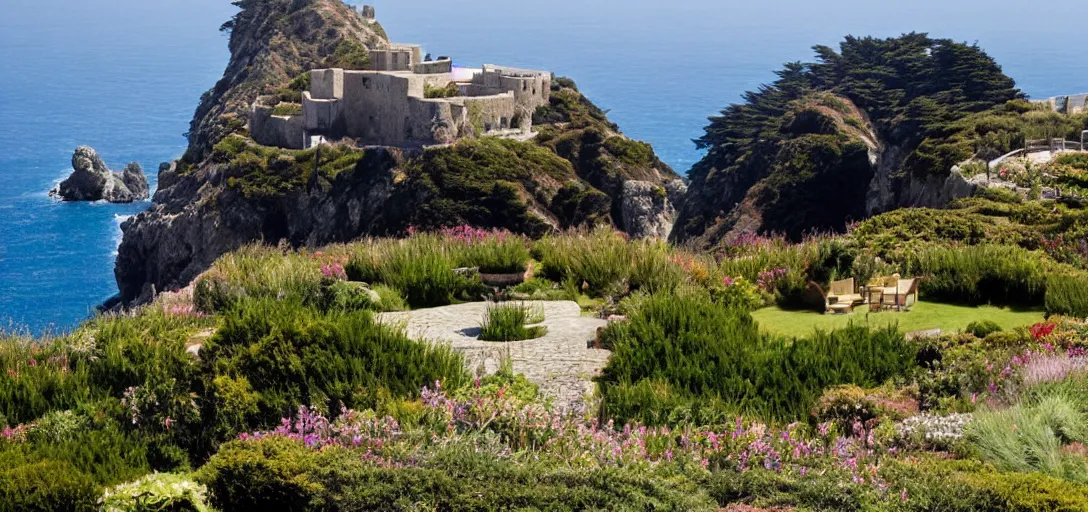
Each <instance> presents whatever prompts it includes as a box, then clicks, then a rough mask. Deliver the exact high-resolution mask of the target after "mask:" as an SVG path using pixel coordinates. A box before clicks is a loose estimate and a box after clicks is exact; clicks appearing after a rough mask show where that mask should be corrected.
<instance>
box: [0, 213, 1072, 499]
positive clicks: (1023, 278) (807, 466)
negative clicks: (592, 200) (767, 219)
mask: <svg viewBox="0 0 1088 512" xmlns="http://www.w3.org/2000/svg"><path fill="white" fill-rule="evenodd" d="M859 231H860V229H859ZM860 240H861V238H858V235H850V236H846V237H821V238H812V239H809V240H807V241H805V242H804V243H801V244H789V243H786V242H785V241H784V240H782V239H768V238H760V237H749V238H746V239H745V240H744V241H743V242H742V243H737V244H732V245H730V246H728V247H726V248H723V252H722V253H720V254H717V255H716V256H712V255H708V254H699V253H693V252H689V251H688V250H685V249H680V248H676V247H672V246H669V245H667V244H663V243H660V242H652V241H631V240H627V239H626V238H625V237H624V236H621V235H620V234H617V233H614V232H612V231H610V230H598V231H593V232H573V233H566V234H561V235H551V236H546V237H544V238H542V239H540V240H537V241H532V240H530V239H529V238H527V237H522V236H517V235H514V234H511V233H509V232H501V231H500V232H496V231H488V230H480V229H474V228H469V227H461V228H457V229H445V230H442V231H440V232H429V233H428V232H420V231H415V232H413V233H412V234H411V235H410V236H408V237H407V238H403V239H364V240H359V241H356V242H352V243H348V244H340V245H332V246H328V247H325V248H324V249H322V250H321V251H310V250H301V251H294V250H290V249H288V248H285V247H282V246H281V247H270V246H257V245H253V246H247V247H245V248H243V249H242V250H239V251H236V252H232V253H230V254H227V255H225V256H224V257H222V258H221V259H220V260H218V261H217V263H216V264H215V265H213V267H212V268H211V269H210V270H209V271H208V272H206V273H205V274H203V275H202V276H201V277H200V278H199V279H197V281H196V282H195V284H194V285H193V287H192V288H190V289H187V290H183V291H182V292H180V293H168V294H162V295H160V296H159V297H158V299H157V300H156V301H155V302H154V303H153V304H150V305H147V306H145V307H142V308H139V309H137V310H134V311H132V312H130V313H128V314H123V315H106V316H101V317H98V318H95V319H93V320H91V321H88V322H87V323H85V324H84V325H82V326H80V327H79V328H78V329H76V330H75V331H73V332H71V333H67V334H64V335H63V336H57V337H47V338H40V339H31V338H28V337H24V336H19V335H17V334H5V335H2V336H0V364H2V365H3V366H4V368H5V369H6V372H0V422H2V423H4V424H5V425H6V427H5V428H4V430H3V436H2V437H0V471H2V472H3V473H4V476H5V478H4V479H2V480H0V510H13V511H14V510H19V511H27V510H31V511H37V510H41V511H45V510H50V511H53V510H72V511H84V510H95V509H97V508H98V507H99V503H100V500H101V503H102V504H104V505H109V506H110V507H114V508H107V509H106V510H125V511H142V510H146V508H143V507H146V504H147V503H157V504H162V505H163V506H164V507H165V509H166V510H181V511H203V510H207V507H215V508H216V509H218V510H222V511H224V512H230V511H243V510H276V511H278V510H284V511H298V510H330V509H331V510H404V511H411V510H420V509H428V510H429V509H439V510H481V511H482V510H496V509H507V508H511V507H520V508H524V509H528V510H572V511H573V510H585V509H602V510H636V509H639V510H646V509H649V510H677V511H680V510H684V511H689V510H706V511H713V510H720V509H722V508H727V509H733V508H735V507H741V508H739V510H743V509H744V508H743V507H746V506H754V507H770V508H773V507H783V506H785V507H799V508H808V509H814V510H871V509H880V510H964V511H967V510H983V509H985V510H1025V511H1040V510H1068V511H1073V510H1085V509H1086V508H1088V502H1085V500H1084V497H1085V496H1088V459H1086V458H1085V453H1084V451H1083V449H1082V448H1081V446H1082V445H1081V444H1080V443H1084V442H1088V435H1085V433H1084V427H1085V425H1088V403H1086V402H1085V401H1084V399H1083V398H1084V397H1085V396H1088V394H1086V391H1088V380H1086V379H1088V373H1086V372H1085V368H1088V366H1085V365H1084V364H1083V362H1084V353H1085V349H1086V348H1088V325H1086V324H1085V323H1084V322H1083V321H1081V320H1077V319H1075V318H1073V317H1068V318H1067V317H1061V316H1059V315H1057V314H1054V315H1052V316H1051V317H1050V318H1049V319H1048V320H1047V321H1044V322H1037V323H1035V324H1033V325H1025V326H1017V327H1015V328H1004V329H1003V328H1002V326H1000V325H997V324H993V323H985V322H973V323H971V324H970V325H968V326H967V328H966V329H964V332H953V331H949V332H946V333H944V334H943V335H940V336H936V337H932V338H924V339H917V340H911V339H908V338H907V337H906V336H905V335H904V333H903V332H902V331H900V330H898V329H896V328H895V327H894V323H893V324H892V326H885V327H869V326H866V325H865V320H864V319H863V318H862V317H861V316H858V317H856V318H855V321H854V322H852V323H850V324H848V325H847V326H845V327H842V328H840V329H837V330H833V331H829V332H824V331H811V332H807V333H804V334H803V335H801V336H799V337H785V336H781V335H777V334H775V333H774V329H763V328H761V327H762V326H760V325H759V324H758V323H757V322H756V321H755V320H754V319H753V315H752V312H753V311H754V310H757V309H760V308H763V307H765V306H766V305H769V304H778V305H780V306H783V307H797V306H798V305H804V304H806V303H808V302H807V301H808V299H810V298H811V294H810V291H811V289H812V287H813V286H814V285H815V284H819V285H824V284H826V283H827V281H828V280H831V279H837V278H842V277H847V276H849V277H853V278H854V279H856V280H858V281H861V282H865V281H867V280H868V279H870V278H871V277H872V276H876V275H887V274H888V273H891V272H901V273H903V274H904V275H909V276H917V277H921V278H922V279H923V287H922V298H923V299H924V300H926V301H953V302H959V303H961V304H962V303H992V304H995V305H1004V304H1017V305H1022V306H1027V307H1036V308H1042V307H1045V308H1046V309H1048V310H1050V312H1051V313H1071V314H1073V315H1075V317H1076V318H1083V317H1085V316H1088V300H1086V298H1088V296H1086V294H1085V293H1084V292H1083V288H1079V289H1078V288H1076V287H1070V286H1067V284H1068V283H1066V282H1065V281H1062V280H1061V279H1058V280H1056V279H1055V276H1058V275H1063V276H1065V278H1068V279H1073V281H1071V282H1073V283H1076V282H1079V281H1077V280H1082V279H1084V275H1085V271H1083V270H1080V269H1079V268H1077V267H1076V266H1073V265H1068V264H1063V263H1059V262H1057V261H1054V260H1053V258H1051V257H1050V256H1049V255H1048V254H1047V253H1045V252H1044V251H1042V250H1034V251H1031V250H1028V249H1024V248H1022V247H1018V246H999V245H976V246H968V245H958V246H950V245H948V244H931V243H929V242H927V241H925V240H906V241H905V243H904V244H903V245H902V248H909V250H908V251H905V252H897V251H899V249H896V250H889V251H886V252H885V253H884V255H883V256H880V257H878V256H877V255H876V254H875V252H874V250H873V249H872V248H870V247H869V246H867V245H866V244H865V243H863V242H861V241H860ZM472 267H478V268H481V269H494V270H503V271H511V270H515V269H527V268H532V269H534V274H535V275H534V277H533V278H532V279H530V280H528V281H526V282H524V283H522V284H519V285H516V286H513V287H511V288H507V289H494V288H491V287H488V286H485V285H484V284H483V283H482V282H481V281H480V278H479V276H478V275H475V274H471V273H464V272H461V271H458V270H456V269H461V268H472ZM1059 272H1062V273H1064V274H1059ZM810 283H812V284H810ZM508 298H515V299H519V300H522V299H533V300H576V301H578V303H579V304H582V305H583V307H584V308H585V312H586V314H594V315H600V316H615V315H621V317H620V318H618V319H615V318H614V321H613V322H611V323H610V324H609V325H608V327H607V328H605V329H604V330H603V331H601V332H600V333H599V335H598V337H597V339H596V340H595V341H593V343H594V344H595V345H596V346H598V347H599V348H601V349H606V350H610V351H612V354H611V357H610V358H609V360H608V362H607V365H606V366H605V367H604V369H603V371H602V372H601V374H600V375H599V376H598V377H596V378H595V379H594V384H595V386H594V387H595V389H596V391H595V393H593V394H592V395H591V396H589V397H587V398H586V399H585V400H583V401H582V402H581V403H578V404H575V406H574V407H559V406H558V405H557V404H555V403H553V402H552V401H551V400H550V399H548V397H547V396H546V395H544V394H542V393H541V392H540V391H539V390H538V388H537V386H536V383H534V382H530V381H528V380H527V379H526V378H525V377H524V376H521V375H515V374H513V373H512V371H511V370H510V366H509V365H504V367H503V368H500V369H499V370H498V372H497V373H493V374H491V375H487V376H482V375H481V376H474V375H473V374H472V373H470V372H469V371H468V370H467V369H466V368H465V367H464V362H463V358H462V355H461V354H459V353H457V352H454V351H451V349H449V348H448V347H446V346H445V345H442V344H438V345H434V344H431V343H429V342H427V341H421V340H413V339H411V338H410V337H408V336H407V335H406V334H405V333H404V332H403V331H402V330H401V329H400V328H399V327H398V326H396V325H389V324H383V323H381V322H379V321H378V320H377V317H376V314H377V312H379V311H390V310H403V309H410V308H425V307H435V306H442V305H447V304H457V303H460V302H464V301H478V300H484V299H489V300H503V299H508ZM515 307H516V306H515ZM819 307H822V302H821V303H820V306H819ZM961 307H962V306H961ZM507 309H509V307H508V308H507ZM500 310H501V308H495V311H500ZM522 312H523V314H525V315H526V318H523V319H522V320H519V321H518V325H519V326H522V327H523V326H524V325H525V324H528V323H532V322H536V321H537V320H539V319H533V320H529V319H528V316H532V315H531V314H530V313H529V312H528V311H527V310H522ZM881 314H883V315H893V316H894V315H896V314H897V313H894V312H888V313H881ZM471 321H473V322H475V321H478V319H476V318H473V319H471ZM492 321H494V319H492ZM504 325H505V324H504ZM1006 327H1007V326H1006ZM504 328H505V327H504ZM489 329H491V328H490V327H489ZM520 337H521V336H513V337H507V336H505V335H503V336H500V337H499V338H501V339H502V340H503V341H498V342H497V343H499V344H507V343H518V341H516V339H518V338H520ZM1013 425H1016V427H1015V428H1016V429H1019V431H1020V432H1021V433H1020V434H1018V435H1017V436H1016V437H1010V436H1009V435H1008V432H1010V431H1011V429H1013V428H1014V427H1013ZM155 472H158V473H155ZM482 480H486V481H490V482H494V485H488V486H485V487H481V486H480V485H479V482H480V481H482ZM729 507H733V508H729Z"/></svg>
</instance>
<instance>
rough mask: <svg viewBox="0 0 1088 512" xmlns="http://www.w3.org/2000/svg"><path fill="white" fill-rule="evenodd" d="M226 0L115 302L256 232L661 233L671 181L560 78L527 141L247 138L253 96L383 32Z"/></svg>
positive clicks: (123, 251) (340, 57)
mask: <svg viewBox="0 0 1088 512" xmlns="http://www.w3.org/2000/svg"><path fill="white" fill-rule="evenodd" d="M237 4H238V5H239V6H240V7H241V8H242V11H241V12H240V13H239V14H238V15H237V16H236V17H235V18H234V19H233V20H231V21H230V22H228V24H227V25H225V28H227V29H230V30H231V31H232V33H231V52H232V56H231V60H230V64H229V65H228V67H227V71H226V74H225V76H224V78H223V80H221V81H220V82H219V83H218V84H217V85H216V87H215V89H213V90H212V91H209V92H208V93H207V94H205V95H204V97H203V98H202V100H201V105H200V107H199V108H198V110H197V113H196V116H195V118H194V120H193V125H192V132H191V133H190V147H189V150H188V152H187V153H186V155H185V157H184V158H182V159H181V160H180V161H178V162H175V163H172V164H164V165H163V167H162V168H161V169H160V174H159V189H158V191H157V192H156V194H155V198H154V201H153V204H152V206H151V207H150V208H149V209H148V211H146V212H143V213H141V214H140V215H137V216H135V217H133V218H132V219H130V220H129V221H126V222H125V224H124V225H123V226H122V230H123V231H124V238H123V241H122V243H121V246H120V249H119V251H118V253H119V254H118V258H117V265H116V267H115V274H116V277H117V283H118V287H119V289H120V292H121V300H122V301H123V302H125V303H134V302H142V301H146V300H148V299H150V298H151V297H152V296H154V294H155V293H156V292H158V291H163V290H169V289H175V288H178V287H182V286H185V285H187V284H188V283H189V282H190V281H191V280H192V279H193V278H194V277H196V276H197V275H198V274H199V273H200V272H202V271H203V270H205V269H206V268H208V266H210V265H211V264H212V263H213V262H214V261H215V260H216V259H217V258H218V257H219V256H221V255H222V254H224V253H226V252H228V251H230V250H233V249H236V248H238V247H240V246H242V245H244V244H247V243H251V242H254V241H264V242H266V243H270V244H275V243H285V244H287V245H290V246H302V245H311V246H313V245H323V244H328V243H332V242H338V241H346V240H351V239H354V238H357V237H360V236H366V235H398V234H402V233H404V232H406V231H407V230H408V229H409V228H410V227H414V228H417V229H429V228H437V227H442V226H451V225H458V224H472V225H476V226H480V227H494V228H505V229H510V230H512V231H516V232H521V233H526V234H529V235H532V236H540V235H543V234H545V233H547V232H549V231H552V230H556V229H566V228H572V227H578V226H584V225H589V226H592V225H597V224H610V225H613V226H615V227H617V228H619V229H623V230H624V231H626V232H628V233H629V234H631V235H632V236H639V237H641V236H656V237H662V238H664V237H668V236H669V232H670V230H671V228H672V225H673V215H674V214H675V209H674V208H673V206H672V204H673V203H674V202H676V201H679V199H680V197H681V195H682V194H683V186H682V184H680V182H679V179H678V176H677V175H676V174H675V173H674V172H673V170H672V169H670V168H669V167H668V166H667V165H665V164H664V163H663V162H661V161H660V160H659V159H658V158H657V157H656V155H654V152H653V149H652V148H650V146H649V145H647V144H644V143H641V142H637V141H633V140H630V139H628V138H627V137H625V136H623V135H622V133H620V131H619V129H618V127H616V126H615V125H614V124H612V123H611V122H609V121H608V119H607V118H606V117H605V115H604V113H603V112H602V111H601V110H600V109H598V108H597V107H596V106H594V105H593V104H592V103H590V102H589V101H588V100H587V99H586V98H585V97H583V96H582V95H581V94H580V93H579V92H578V91H577V87H576V86H575V85H574V82H573V81H571V80H569V79H557V80H554V81H553V94H552V99H551V104H550V105H549V106H547V107H542V108H540V109H539V110H538V112H537V113H536V115H535V116H534V118H535V119H534V121H535V124H537V126H538V129H539V131H540V134H539V137H537V138H536V139H534V140H531V141H527V142H520V141H512V140H495V139H480V140H466V141H463V142H460V143H458V144H455V145H453V146H448V147H441V148H433V149H428V150H426V151H424V152H422V153H405V152H404V151H402V150H399V149H395V148H385V149H382V148H373V149H367V150H365V151H364V150H361V149H355V148H352V147H348V146H344V145H338V144H337V145H332V146H324V147H322V148H320V149H313V150H307V151H291V150H282V149H277V148H270V147H264V146H259V145H257V144H255V143H254V142H253V141H252V140H251V139H249V137H248V134H247V131H246V126H245V120H246V115H245V114H246V111H247V108H248V105H249V103H250V102H252V101H253V99H255V98H256V96H257V95H258V94H260V93H262V92H276V91H284V90H286V89H289V88H290V86H291V85H292V81H295V79H296V78H299V77H300V76H302V74H303V73H304V72H305V71H308V70H309V69H313V68H319V67H323V66H337V67H349V68H350V67H352V65H353V64H358V63H359V61H360V60H365V58H366V53H367V50H368V49H373V48H376V47H380V46H382V45H385V44H387V43H388V42H387V40H386V39H385V37H384V31H383V30H382V29H381V27H380V25H377V24H370V23H369V22H367V21H363V20H362V19H361V18H360V17H359V16H358V15H356V13H355V12H354V11H352V10H351V8H349V7H347V6H346V5H345V4H343V3H342V2H341V1H340V0H294V1H270V2H257V1H250V0H245V1H242V2H238V3H237ZM353 61H354V62H353ZM296 83H297V82H296Z"/></svg>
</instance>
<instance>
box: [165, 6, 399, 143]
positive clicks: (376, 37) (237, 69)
mask: <svg viewBox="0 0 1088 512" xmlns="http://www.w3.org/2000/svg"><path fill="white" fill-rule="evenodd" d="M235 3H236V4H237V5H238V6H239V7H240V8H241V11H240V12H239V13H238V14H237V15H236V16H235V17H234V18H233V19H231V20H230V21H228V22H226V23H225V24H223V27H222V30H229V31H230V44H229V48H230V55H231V56H230V61H229V62H228V64H227V69H226V71H224V73H223V78H222V79H220V80H219V82H218V83H216V84H215V87H213V88H212V89H211V90H209V91H207V92H206V93H204V95H203V96H201V98H200V105H199V106H198V107H197V109H196V115H195V116H194V117H193V121H192V123H191V124H190V127H189V150H188V151H187V152H186V155H185V160H186V161H187V162H189V163H199V162H201V161H202V160H203V159H204V158H205V157H206V156H207V155H208V152H209V151H210V150H211V147H212V146H213V145H214V144H215V143H216V142H218V141H219V140H220V139H222V138H223V137H224V136H226V135H227V134H229V133H233V132H235V131H237V130H238V129H239V128H241V127H242V126H244V125H245V122H246V120H247V115H248V114H247V112H248V110H249V106H250V105H251V104H252V103H253V101H254V100H255V99H256V98H257V95H258V94H260V93H261V92H262V91H264V90H266V89H268V88H275V87H278V86H281V85H283V84H284V83H286V82H287V81H289V80H290V79H291V78H292V77H295V76H298V75H301V74H302V73H304V72H306V71H309V70H310V69H314V68H317V67H320V66H321V65H323V64H324V63H325V62H326V61H327V60H328V59H329V58H331V57H332V56H333V55H334V54H335V53H336V51H337V49H338V47H340V45H341V44H342V43H343V42H344V41H354V42H358V43H359V44H360V45H362V46H364V47H365V48H376V47H379V46H381V45H384V44H387V43H388V41H387V40H386V39H385V32H384V30H382V29H381V26H380V25H377V24H371V23H368V22H366V21H364V20H363V19H362V18H360V17H359V16H358V15H356V13H355V11H353V10H352V8H351V7H350V6H348V5H347V4H345V3H343V2H340V1H338V0H242V1H240V2H235Z"/></svg>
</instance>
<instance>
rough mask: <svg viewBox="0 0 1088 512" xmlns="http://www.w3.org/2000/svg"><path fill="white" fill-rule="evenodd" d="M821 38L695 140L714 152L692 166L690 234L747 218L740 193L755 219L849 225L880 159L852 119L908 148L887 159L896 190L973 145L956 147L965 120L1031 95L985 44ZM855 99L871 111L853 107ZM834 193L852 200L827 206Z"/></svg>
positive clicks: (882, 145)
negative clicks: (810, 58)
mask: <svg viewBox="0 0 1088 512" xmlns="http://www.w3.org/2000/svg"><path fill="white" fill-rule="evenodd" d="M814 50H815V52H816V61H815V62H811V63H800V62H795V63H790V64H787V65H786V66H785V67H784V68H783V69H782V70H781V71H779V72H778V80H776V81H775V82H774V83H773V84H770V85H766V86H763V87H761V88H760V89H759V90H758V91H756V92H749V93H747V94H746V95H745V96H744V103H738V104H734V105H731V106H729V107H727V108H726V109H725V110H723V111H722V113H721V115H720V116H718V117H713V118H711V119H710V124H709V125H708V126H707V127H706V133H705V134H704V135H703V136H702V137H700V138H699V139H697V140H696V144H697V145H698V146H699V147H700V148H702V149H706V150H707V154H706V156H705V157H704V158H703V160H701V161H700V162H699V163H697V164H696V165H695V166H694V167H693V168H692V171H691V174H690V178H691V185H692V190H691V194H692V195H693V196H694V197H693V198H692V199H691V200H689V201H688V203H687V204H688V206H687V208H686V209H685V210H684V212H682V218H681V220H680V223H679V224H678V228H679V229H678V230H676V231H675V232H676V233H677V236H678V237H679V238H680V239H691V238H700V237H702V239H704V240H705V241H709V242H715V241H717V240H719V239H720V238H722V237H724V236H725V235H726V234H727V233H728V231H729V230H730V229H731V228H732V227H733V226H732V225H731V224H732V223H735V222H737V218H736V216H735V215H734V216H732V217H731V214H734V213H736V212H735V210H734V206H735V205H737V204H738V203H743V204H744V205H745V206H746V208H747V209H748V211H749V214H750V215H754V216H755V217H756V219H755V220H756V223H757V225H758V224H759V223H760V221H762V222H765V223H767V224H766V228H765V229H767V230H771V229H773V230H776V231H781V232H785V233H788V234H789V235H790V236H791V237H794V238H796V237H798V236H799V235H800V233H802V232H805V231H808V230H812V229H813V228H816V229H837V230H841V229H843V228H844V227H845V224H846V222H847V221H848V220H851V219H856V218H858V217H859V215H858V214H859V213H861V214H864V213H865V212H864V198H865V194H866V192H867V191H868V187H869V183H870V181H871V179H872V177H873V175H874V171H875V168H874V166H873V165H871V164H870V163H869V162H868V161H867V160H866V158H865V157H866V155H865V151H864V150H865V149H866V148H864V147H863V146H862V144H861V142H862V140H863V139H864V137H862V133H858V131H857V130H851V129H847V128H843V127H842V126H841V125H842V124H847V125H850V126H852V127H854V128H855V129H856V128H858V127H865V126H871V130H869V129H866V130H861V132H865V131H871V134H870V139H871V140H869V141H867V142H868V143H869V145H870V149H872V150H876V149H878V148H879V149H882V150H884V151H888V148H897V150H898V151H899V152H901V154H902V155H903V157H901V158H902V159H901V160H898V161H891V162H877V163H878V164H879V165H885V166H891V167H892V171H893V174H894V175H895V176H893V179H894V181H895V183H893V185H892V186H891V189H892V191H893V192H895V191H896V190H898V185H897V184H900V183H901V180H902V179H903V178H904V177H907V176H911V175H915V176H923V177H924V175H927V174H938V175H945V174H947V173H948V172H949V170H950V169H951V165H952V164H955V163H958V162H959V161H960V160H963V159H966V158H969V157H970V156H972V154H973V153H974V151H977V150H978V148H977V147H971V148H970V149H969V150H967V151H964V150H965V149H966V147H965V146H964V145H963V144H959V143H953V144H952V146H954V147H953V148H949V147H948V146H949V144H950V143H948V142H945V141H946V139H948V138H949V137H950V136H953V135H954V134H956V133H961V132H957V125H956V123H957V121H959V120H961V119H963V118H965V117H966V116H969V115H971V114H974V113H978V112H983V111H987V110H989V109H993V108H995V107H1000V106H1002V105H1004V104H1005V103H1007V102H1009V101H1012V100H1017V99H1019V98H1021V97H1022V95H1021V94H1020V92H1019V91H1018V90H1017V89H1016V88H1015V86H1014V83H1013V81H1012V79H1010V78H1008V77H1007V76H1005V75H1004V74H1003V73H1002V72H1001V68H1000V67H999V66H998V65H997V64H996V63H995V62H994V61H993V59H992V58H990V57H989V56H988V55H987V54H986V53H985V52H983V51H982V50H981V49H980V48H978V47H977V46H973V45H967V44H963V43H957V42H954V41H951V40H947V39H932V38H930V37H928V36H926V35H925V34H907V35H904V36H902V37H898V38H889V39H876V38H870V37H867V38H856V37H848V38H846V40H845V41H844V42H843V43H842V44H841V47H840V50H839V51H838V52H836V51H834V50H833V49H831V48H829V47H826V46H817V47H815V48H814ZM814 93H821V94H823V93H832V94H834V95H835V96H838V97H839V98H842V100H845V101H841V102H842V104H843V106H842V108H838V109H836V108H834V105H832V106H831V107H832V108H812V107H811V106H810V104H811V103H812V101H811V98H812V97H813V95H814ZM817 103H818V102H817ZM825 106H826V105H825ZM854 107H856V108H857V109H859V112H857V114H858V115H860V116H863V117H864V119H859V118H858V117H857V116H855V115H853V114H851V113H850V111H851V110H852V109H853V108H854ZM835 110H839V113H838V114H836V113H835ZM843 116H845V118H846V119H845V120H844V121H843V123H837V122H836V118H843ZM851 118H852V119H853V120H850V119H851ZM982 135H985V133H982V134H979V136H982ZM844 136H845V137H844ZM847 137H848V138H847ZM972 138H974V137H972ZM984 141H985V139H983V142H984ZM893 160H894V155H893ZM832 188H835V189H837V191H838V192H837V193H836V194H833V195H832V196H827V195H824V196H821V195H819V194H814V195H804V192H807V191H812V190H816V191H820V190H824V191H827V190H830V189H832ZM832 202H839V203H847V204H848V205H849V206H850V207H849V208H846V209H839V210H838V211H834V212H831V213H830V214H828V213H825V209H826V208H827V206H828V204H829V203H832ZM778 205H783V206H785V205H788V207H789V208H790V209H792V210H793V211H794V212H795V213H796V215H795V216H792V217H790V216H786V218H785V219H783V218H782V215H780V214H781V213H783V211H780V210H782V209H781V208H777V210H776V207H777V206H778ZM760 213H762V215H760ZM760 217H761V218H760ZM707 239H709V240H707Z"/></svg>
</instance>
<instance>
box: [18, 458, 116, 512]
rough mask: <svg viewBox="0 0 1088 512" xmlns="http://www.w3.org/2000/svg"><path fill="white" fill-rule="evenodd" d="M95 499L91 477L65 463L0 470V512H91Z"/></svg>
mask: <svg viewBox="0 0 1088 512" xmlns="http://www.w3.org/2000/svg"><path fill="white" fill-rule="evenodd" d="M98 497H99V490H98V486H97V485H95V483H94V481H93V480H92V479H91V477H89V476H88V475H87V474H86V473H83V472H81V471H79V470H78V469H76V468H75V467H73V466H72V465H71V464H69V463H66V462H60V461H41V462H33V463H27V464H20V465H16V466H14V467H3V466H0V512H93V511H95V510H97V507H96V504H97V502H98Z"/></svg>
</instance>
